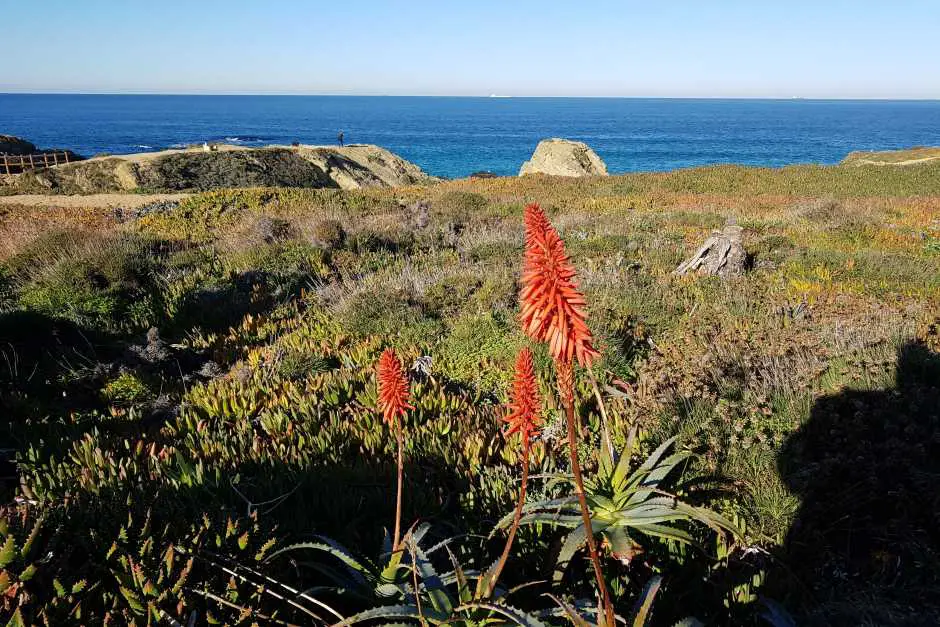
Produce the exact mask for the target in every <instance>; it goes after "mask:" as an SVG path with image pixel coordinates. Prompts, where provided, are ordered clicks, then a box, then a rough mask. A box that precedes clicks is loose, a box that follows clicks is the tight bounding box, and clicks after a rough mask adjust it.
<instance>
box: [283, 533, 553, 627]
mask: <svg viewBox="0 0 940 627" xmlns="http://www.w3.org/2000/svg"><path fill="white" fill-rule="evenodd" d="M429 530H430V525H428V524H426V523H422V524H420V525H418V526H416V527H414V528H412V529H410V530H408V531H407V532H406V533H405V535H404V536H403V537H402V538H401V541H400V542H399V545H398V549H397V550H395V549H394V548H393V545H392V539H391V538H389V537H388V536H386V538H385V542H384V546H383V551H382V554H381V555H380V557H379V559H378V560H371V559H368V558H366V557H362V556H357V555H355V554H354V553H353V552H352V551H350V550H349V549H347V548H346V547H344V546H343V545H341V544H339V543H337V542H335V541H333V540H331V539H329V538H325V537H322V536H317V537H315V538H314V539H313V540H312V541H309V542H301V543H297V544H293V545H290V546H286V547H284V548H282V549H280V550H279V551H276V552H274V553H272V554H271V556H270V557H268V560H267V561H271V560H274V559H276V558H278V557H279V556H283V555H286V554H291V553H295V552H297V551H310V552H314V553H321V554H323V555H325V556H328V557H330V558H332V559H330V560H328V561H327V562H319V561H314V562H305V563H306V564H307V565H308V566H309V567H311V568H312V569H313V570H315V571H317V572H318V573H320V574H321V575H323V576H325V577H326V579H328V580H329V581H330V584H329V585H322V586H317V587H314V588H310V589H308V590H307V591H306V594H316V593H324V592H329V593H333V594H335V595H337V596H340V597H347V598H349V599H350V600H351V601H354V602H355V603H359V604H373V606H372V607H371V608H369V609H366V610H363V611H360V612H358V613H356V614H354V615H352V616H349V617H348V618H346V619H344V620H343V621H341V622H339V623H337V626H340V625H355V624H358V623H362V622H366V621H375V620H384V621H417V622H421V623H423V624H428V625H444V624H447V625H468V626H470V625H474V626H484V625H491V624H507V623H509V624H517V625H526V626H530V627H538V626H539V625H542V624H543V623H542V621H541V620H540V619H539V618H538V617H536V616H534V615H532V614H529V613H526V612H524V611H522V610H520V609H518V608H515V607H513V606H511V605H509V604H507V603H506V602H505V597H506V596H507V595H508V594H509V593H510V592H512V591H511V590H505V589H503V588H500V587H496V588H495V590H493V591H491V588H490V585H489V583H490V581H489V578H488V577H487V576H486V575H485V574H481V572H480V571H479V570H476V569H473V568H468V567H465V566H463V565H461V564H460V562H459V561H458V559H457V557H456V556H455V555H454V553H453V551H452V550H451V548H450V546H451V544H452V543H453V542H454V538H449V539H446V540H443V541H440V542H437V543H436V544H433V545H431V546H430V547H427V548H425V546H424V545H425V544H426V541H427V538H428V531H429ZM441 552H446V554H447V558H448V561H449V563H450V564H451V566H452V568H453V569H452V570H449V571H446V572H443V573H439V572H438V570H437V569H436V568H435V566H434V564H433V563H432V561H431V556H433V555H435V554H439V553H441Z"/></svg>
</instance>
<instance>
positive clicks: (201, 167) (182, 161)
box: [12, 145, 437, 194]
mask: <svg viewBox="0 0 940 627" xmlns="http://www.w3.org/2000/svg"><path fill="white" fill-rule="evenodd" d="M14 178H16V179H17V180H16V181H13V182H12V185H13V186H14V188H15V192H14V193H34V192H40V193H63V194H94V193H111V192H130V191H149V192H182V191H206V190H212V189H223V188H232V187H307V188H338V189H360V188H364V187H394V186H401V185H415V184H420V183H430V182H433V181H435V180H437V179H435V178H434V177H432V176H429V175H427V174H425V173H424V172H423V171H422V170H421V168H419V167H418V166H416V165H415V164H413V163H409V162H408V161H405V160H404V159H402V158H401V157H399V156H397V155H395V154H393V153H391V152H389V151H387V150H385V149H383V148H379V147H378V146H370V145H351V146H346V147H343V148H340V147H317V146H268V147H265V148H245V147H242V146H226V145H221V146H214V147H213V148H212V149H211V150H208V151H207V150H204V149H201V148H196V149H187V150H164V151H161V152H152V153H139V154H132V155H124V156H112V157H99V158H95V159H89V160H87V161H82V162H80V163H74V164H69V165H59V166H55V167H51V168H46V169H44V170H40V171H36V172H31V173H27V174H22V175H18V176H16V177H14Z"/></svg>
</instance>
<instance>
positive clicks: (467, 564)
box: [0, 164, 940, 625]
mask: <svg viewBox="0 0 940 627" xmlns="http://www.w3.org/2000/svg"><path fill="white" fill-rule="evenodd" d="M938 182H940V168H938V166H936V165H931V164H925V165H912V166H905V167H903V168H886V167H876V166H873V167H864V166H858V167H834V168H821V167H793V168H784V169H781V170H763V169H751V168H732V167H720V168H707V169H702V170H690V171H680V172H675V173H668V174H647V175H627V176H622V177H620V176H618V177H610V178H608V179H603V180H592V181H589V182H585V181H577V180H559V179H552V178H546V177H526V178H523V179H498V178H497V179H475V180H470V181H455V182H450V183H445V184H441V185H436V186H432V187H414V188H401V189H395V190H368V191H360V192H340V191H337V190H294V189H252V190H230V191H220V192H208V193H204V194H199V195H196V196H193V197H191V198H189V199H187V200H185V201H183V202H181V203H180V204H179V206H177V207H170V208H167V209H166V210H165V211H158V212H151V213H147V214H146V215H142V216H140V217H137V218H128V217H127V216H122V215H117V214H112V213H111V212H105V211H101V212H97V213H96V212H94V211H81V212H80V211H75V212H71V213H66V212H61V211H56V210H50V211H49V212H46V211H45V210H42V211H40V210H33V209H25V208H24V209H22V210H18V209H9V210H6V211H5V213H3V214H2V215H0V235H2V238H0V239H2V248H0V254H2V259H0V409H2V411H3V414H4V416H5V417H6V421H5V423H4V424H3V425H2V426H0V429H2V432H0V433H2V435H0V477H2V481H3V484H2V488H0V493H2V499H3V503H4V505H3V507H2V513H0V614H2V617H3V619H4V620H5V622H10V624H14V625H17V624H50V625H52V624H55V625H58V624H70V623H75V624H102V623H103V622H106V621H110V622H111V623H112V624H124V623H130V622H134V623H136V624H145V623H148V622H151V623H168V624H181V625H185V624H188V623H189V621H190V620H191V618H192V617H195V620H196V623H197V624H204V623H207V622H209V623H211V622H213V621H215V622H221V623H232V624H234V623H239V622H242V623H244V624H251V623H259V624H265V623H270V624H278V621H282V622H286V623H290V624H309V623H334V622H340V621H341V619H340V616H341V617H344V618H345V617H354V616H357V615H358V618H362V619H364V620H370V618H369V617H370V616H371V617H373V619H374V620H373V622H375V623H376V624H380V623H382V622H383V621H384V622H386V623H387V622H388V621H393V622H396V621H400V622H404V623H415V624H417V623H418V622H420V620H422V619H421V618H420V617H416V614H415V611H414V610H413V609H411V608H413V607H414V608H417V607H418V606H420V609H419V610H418V611H419V612H420V616H423V617H424V620H426V621H428V622H435V621H437V622H447V621H451V622H461V623H464V624H486V623H499V622H520V623H523V624H538V623H539V622H541V623H546V624H554V623H562V624H563V623H566V622H574V623H575V624H583V623H580V622H578V621H588V622H594V621H596V620H597V619H598V613H597V607H598V599H597V595H596V591H597V588H598V584H597V582H596V578H595V573H594V571H593V568H592V563H591V561H590V559H588V558H589V552H586V551H584V550H583V549H579V547H580V546H581V544H582V543H581V542H580V541H579V536H578V527H577V525H578V524H579V521H581V510H580V507H579V504H578V502H577V499H575V498H573V497H575V495H576V491H575V490H574V489H573V488H572V486H571V482H570V477H571V474H570V473H571V461H570V457H569V447H568V437H567V436H568V434H567V433H566V427H567V416H566V414H567V412H566V399H565V395H559V393H558V390H557V386H556V385H555V382H554V381H553V380H552V379H550V378H549V375H550V374H551V373H552V372H553V365H552V364H553V362H557V359H556V357H557V356H556V355H554V354H553V353H552V352H551V351H550V350H549V348H550V347H549V346H546V345H544V344H542V343H538V342H537V343H532V342H531V340H530V339H528V338H527V337H526V334H525V333H524V332H523V329H521V328H520V326H519V323H518V321H517V320H518V314H519V311H520V302H519V285H520V280H521V269H522V258H523V246H524V241H525V238H524V230H523V220H522V215H523V206H524V205H525V204H527V203H529V202H532V201H538V202H540V203H541V205H542V207H543V208H544V209H545V211H546V214H547V217H548V219H549V220H550V221H551V223H552V224H553V225H554V227H555V228H556V229H557V231H558V233H559V234H560V236H561V237H562V238H563V239H564V243H565V246H566V249H567V252H568V254H570V257H571V263H572V264H573V265H574V267H575V268H576V270H577V273H578V278H579V284H580V290H581V291H582V292H583V293H584V296H585V301H586V311H585V313H586V316H587V321H588V325H589V328H590V331H591V333H592V335H593V338H594V346H595V347H596V348H597V350H598V351H600V353H601V354H600V357H599V358H598V359H597V360H595V361H593V362H592V363H591V364H589V368H582V367H578V368H576V369H575V371H574V372H573V375H574V378H573V381H572V383H573V395H572V396H573V400H574V405H573V414H574V417H575V426H576V433H575V435H576V438H577V447H576V448H577V454H578V458H579V460H580V463H581V465H582V466H583V469H582V470H583V476H584V489H585V492H586V501H587V503H588V504H589V506H590V510H591V515H592V524H593V526H594V532H595V537H596V538H597V552H598V554H599V555H598V558H599V561H600V563H601V567H602V571H603V576H604V583H605V585H606V586H607V587H608V590H609V595H610V597H611V600H612V603H613V607H614V609H615V610H616V612H617V613H618V614H619V615H621V616H623V617H625V618H627V619H629V620H631V621H634V624H643V623H642V621H646V622H647V623H648V624H654V625H660V624H662V625H673V624H675V623H676V622H677V621H680V620H686V621H687V622H686V623H685V624H695V623H694V622H691V621H692V619H691V618H689V617H694V618H695V619H697V620H699V621H702V622H704V623H706V624H761V621H771V622H773V621H776V624H785V623H784V622H782V621H785V620H787V617H786V614H787V613H789V614H790V615H792V616H793V617H795V618H794V619H793V620H796V621H798V622H799V623H800V624H811V625H812V624H820V625H823V624H836V625H860V624H862V625H864V624H871V625H875V624H878V625H881V624H895V625H906V624H930V623H934V622H937V621H938V620H940V606H938V603H937V602H936V599H937V598H940V593H938V592H940V575H938V573H940V538H938V537H937V529H938V528H940V521H938V519H937V512H940V500H938V499H940V497H938V493H937V487H936V486H938V485H940V481H938V480H940V469H938V467H937V462H936V460H937V459H940V440H938V435H937V434H938V433H940V423H938V415H940V409H938V408H940V398H938V394H940V392H938V385H940V384H938V381H940V373H938V363H940V339H938V338H940V335H938V334H940V332H938V327H940V320H938V316H940V222H938V216H940V183H938ZM50 215H53V216H55V220H54V221H50V219H49V216H50ZM731 219H734V220H735V221H736V222H737V223H738V224H739V225H741V226H743V227H744V230H745V245H746V247H747V249H748V253H749V254H750V255H751V256H752V257H753V269H751V270H750V271H749V272H748V273H746V274H745V275H744V276H743V277H740V278H736V279H728V280H724V281H722V280H719V279H717V278H708V277H675V276H673V275H672V274H671V271H672V269H673V268H674V267H675V266H676V265H678V263H679V262H680V261H681V260H682V259H683V257H684V256H686V255H687V254H688V253H689V252H691V251H692V250H693V249H694V248H695V247H696V245H697V244H698V243H699V242H701V241H702V240H703V239H704V237H705V236H707V234H708V233H709V232H710V230H711V229H712V228H715V227H718V226H720V225H722V224H723V223H725V222H726V221H728V220H731ZM526 346H529V347H531V348H532V351H533V367H534V373H535V377H536V379H537V382H538V388H539V390H538V391H539V396H540V397H541V399H542V403H541V404H542V419H543V424H542V425H541V431H540V433H539V435H538V437H534V438H533V439H532V441H531V446H530V447H528V449H526V448H524V447H522V446H521V445H520V444H521V441H520V439H519V436H518V435H514V436H512V437H509V438H506V437H504V436H503V433H502V431H503V425H504V424H505V423H504V422H503V420H502V418H503V417H504V416H505V414H506V409H505V405H506V399H507V396H508V394H509V390H510V387H511V385H512V382H513V364H514V363H515V361H516V357H517V355H518V354H519V351H520V350H521V349H522V348H523V347H526ZM388 347H393V348H394V349H395V350H396V352H397V354H398V355H399V356H401V358H402V363H403V364H404V366H405V368H406V370H407V371H408V379H409V395H410V396H409V404H410V405H412V406H413V409H408V410H407V411H406V412H405V415H404V416H400V417H399V420H398V425H400V427H401V430H402V438H401V443H402V448H401V451H402V465H403V474H402V477H403V485H402V493H403V497H404V498H403V499H402V512H401V521H402V530H401V540H400V542H399V544H400V547H399V550H398V551H391V552H390V551H389V547H383V544H382V537H383V530H384V529H387V530H388V533H389V537H391V534H392V525H393V523H394V521H395V519H396V516H395V509H396V508H395V501H396V499H395V493H396V475H397V473H396V466H397V463H398V444H397V443H398V439H397V438H396V436H395V433H394V431H393V430H391V429H390V428H389V426H387V425H385V424H384V423H383V420H382V415H381V413H380V412H379V411H378V407H379V397H378V392H377V385H376V378H375V371H374V366H375V363H376V362H377V360H378V358H379V356H380V354H381V353H382V351H383V350H384V349H386V348H388ZM524 453H525V454H524ZM523 459H527V461H528V465H527V468H528V471H529V474H530V477H529V479H528V481H527V486H528V489H527V490H526V491H525V503H524V506H523V509H522V514H521V516H520V524H519V525H518V529H517V531H516V532H515V537H514V540H513V542H512V546H511V551H510V552H509V555H508V561H507V564H508V565H507V566H506V567H505V568H502V569H501V572H500V575H499V577H498V581H497V582H496V583H494V584H493V585H492V586H488V585H484V586H482V587H481V586H479V585H478V583H477V582H480V581H483V582H484V583H486V584H489V583H490V581H491V580H487V579H486V577H485V575H486V573H488V572H491V571H490V568H491V567H492V566H493V564H494V563H496V561H497V558H499V557H500V555H501V553H502V551H503V549H504V548H505V546H506V544H507V543H506V531H507V530H508V529H509V527H510V526H511V523H512V518H511V516H512V513H513V511H514V507H515V506H516V505H517V498H518V497H519V495H520V489H519V488H520V482H519V477H520V475H521V474H522V468H523V464H522V460H523ZM636 481H639V484H638V483H636ZM638 485H642V486H643V489H638V488H637V486H638ZM651 485H655V489H656V490H659V491H661V492H662V494H660V496H666V495H668V499H662V500H657V499H659V497H657V496H656V495H654V494H652V493H651V492H649V491H647V490H646V488H649V487H650V486H651ZM657 494H658V493H657ZM553 503H554V504H553ZM644 503H645V504H646V506H647V509H643V504H644ZM657 508H659V509H657ZM662 508H667V509H668V511H665V512H664V511H662ZM553 512H557V513H555V514H553ZM638 512H639V513H640V514H642V513H643V512H654V513H655V515H659V516H666V517H669V518H670V519H671V520H670V521H667V524H664V525H663V526H657V525H658V522H657V521H652V520H649V519H646V520H644V519H643V517H642V515H641V516H639V517H638ZM679 513H684V515H683V516H678V514H679ZM507 515H508V516H510V518H509V519H506V517H507ZM552 515H555V516H557V517H558V518H557V520H556V521H554V522H553V521H550V520H549V518H550V517H551V516H552ZM676 516H678V518H675V519H673V517H676ZM418 521H420V522H418ZM500 521H502V523H501V522H500ZM415 523H417V524H415ZM668 523H671V524H668ZM730 529H733V531H729V530H730ZM581 534H582V535H581V536H580V537H583V528H582V531H581ZM389 544H391V542H389ZM343 547H350V548H348V549H346V548H343ZM367 556H368V557H367ZM371 556H376V557H371ZM522 584H531V585H527V586H525V587H521V588H519V587H518V586H520V585H522ZM487 592H488V593H487ZM546 595H551V596H546ZM553 599H554V600H553ZM783 607H785V608H787V610H786V611H784V610H783V609H782V608H783ZM370 608H371V609H372V610H374V612H375V613H373V614H366V615H365V616H363V615H362V614H361V613H362V612H368V611H370ZM376 608H378V609H376ZM389 608H398V609H397V610H394V609H393V610H390V609H389ZM402 608H408V609H407V610H406V609H402ZM601 615H602V613H601ZM636 621H639V622H636Z"/></svg>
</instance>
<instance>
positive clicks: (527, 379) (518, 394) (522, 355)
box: [503, 348, 542, 448]
mask: <svg viewBox="0 0 940 627" xmlns="http://www.w3.org/2000/svg"><path fill="white" fill-rule="evenodd" d="M540 411H541V403H540V401H539V389H538V382H537V381H536V379H535V367H534V366H533V365H532V351H530V350H529V349H528V348H523V349H522V351H520V352H519V357H518V358H517V359H516V374H515V377H514V378H513V382H512V392H511V393H510V397H509V413H508V414H506V416H505V417H504V418H503V420H504V421H505V422H506V423H508V425H507V426H508V428H507V429H506V436H507V437H508V436H511V435H512V434H514V433H520V434H522V445H523V447H525V448H528V446H529V442H531V441H532V438H534V437H535V436H537V435H538V432H539V427H540V426H541V424H542V419H541V416H540V415H539V414H540Z"/></svg>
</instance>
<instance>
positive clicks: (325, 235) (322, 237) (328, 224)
mask: <svg viewBox="0 0 940 627" xmlns="http://www.w3.org/2000/svg"><path fill="white" fill-rule="evenodd" d="M310 236H311V238H312V239H313V242H314V243H315V244H316V245H317V246H320V247H321V248H323V249H324V250H328V251H330V250H336V249H338V248H342V247H343V244H345V243H346V230H345V229H344V228H343V225H342V223H341V222H340V221H339V220H320V221H319V222H317V223H316V224H314V225H313V231H312V232H311V233H310Z"/></svg>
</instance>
